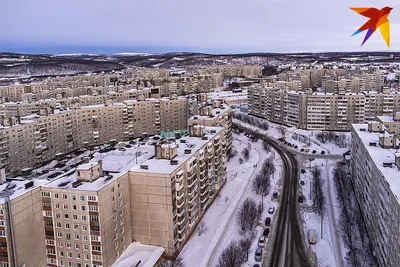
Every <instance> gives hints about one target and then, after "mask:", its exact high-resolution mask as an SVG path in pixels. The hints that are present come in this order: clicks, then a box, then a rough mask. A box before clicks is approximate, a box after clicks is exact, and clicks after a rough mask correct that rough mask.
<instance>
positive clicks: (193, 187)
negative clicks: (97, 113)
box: [129, 125, 226, 255]
mask: <svg viewBox="0 0 400 267" xmlns="http://www.w3.org/2000/svg"><path fill="white" fill-rule="evenodd" d="M178 141H179V142H178V143H165V144H160V145H159V146H157V147H156V157H155V158H154V159H150V160H147V161H145V162H143V163H142V164H141V165H140V166H135V167H133V168H132V169H131V171H130V173H129V179H130V190H131V193H132V196H133V198H132V199H131V201H132V202H131V209H132V210H131V212H132V231H133V236H134V239H135V241H139V242H141V243H145V244H151V245H159V246H162V247H164V248H165V250H166V253H167V255H177V254H178V252H179V251H180V250H181V249H182V248H183V246H184V244H185V243H186V241H187V240H188V239H189V237H190V235H191V234H192V233H193V231H194V230H195V228H196V225H197V224H198V222H199V221H200V219H201V218H202V216H203V215H204V213H205V211H206V210H207V208H208V207H209V205H210V204H211V202H212V201H213V199H214V198H215V196H216V194H217V192H218V191H219V190H220V189H221V188H222V186H223V185H224V183H225V181H226V163H225V162H226V160H225V149H226V139H225V135H224V129H223V128H221V127H205V126H202V125H194V126H189V137H184V138H182V139H180V140H178Z"/></svg>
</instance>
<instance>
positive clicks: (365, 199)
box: [351, 121, 400, 267]
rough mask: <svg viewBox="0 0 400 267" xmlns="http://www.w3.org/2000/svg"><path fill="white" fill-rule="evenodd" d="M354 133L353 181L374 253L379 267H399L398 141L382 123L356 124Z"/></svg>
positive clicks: (399, 172)
mask: <svg viewBox="0 0 400 267" xmlns="http://www.w3.org/2000/svg"><path fill="white" fill-rule="evenodd" d="M397 124H399V121H397ZM351 133H352V151H351V168H352V179H353V181H354V186H355V190H356V196H357V199H358V202H359V204H360V207H361V211H362V214H363V217H364V220H365V223H366V226H367V229H368V234H369V236H370V240H371V242H372V244H373V248H374V253H375V255H376V257H377V259H378V261H379V265H380V266H385V267H397V266H400V256H399V252H398V248H399V247H400V237H399V227H400V217H399V215H400V201H399V197H400V183H399V177H400V171H399V168H400V154H399V153H397V151H398V148H399V141H398V139H397V137H396V136H394V135H392V134H390V133H389V132H387V131H386V129H385V127H384V126H382V124H380V123H379V122H371V123H370V124H353V125H352V131H351Z"/></svg>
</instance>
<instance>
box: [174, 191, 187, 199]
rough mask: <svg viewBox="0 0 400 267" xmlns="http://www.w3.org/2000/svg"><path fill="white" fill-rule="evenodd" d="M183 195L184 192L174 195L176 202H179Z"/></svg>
mask: <svg viewBox="0 0 400 267" xmlns="http://www.w3.org/2000/svg"><path fill="white" fill-rule="evenodd" d="M184 195H185V191H184V190H182V191H181V193H180V194H179V193H178V194H176V200H180V199H181V198H182V197H183V196H184Z"/></svg>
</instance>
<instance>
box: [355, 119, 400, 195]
mask: <svg viewBox="0 0 400 267" xmlns="http://www.w3.org/2000/svg"><path fill="white" fill-rule="evenodd" d="M352 126H353V128H354V130H355V133H356V135H357V136H358V137H359V138H360V139H361V141H362V143H363V144H364V146H365V148H366V150H367V151H368V154H369V157H370V158H371V159H372V161H373V162H374V163H375V164H376V167H377V168H378V169H379V170H380V171H381V173H382V176H383V177H384V178H385V179H386V181H387V182H388V184H389V186H390V189H391V190H392V192H393V194H394V195H395V196H396V197H397V199H398V201H399V199H400V179H399V174H400V172H399V169H398V167H397V166H396V165H395V164H394V162H395V153H396V152H397V150H396V149H386V148H385V149H383V148H381V147H380V146H379V145H378V146H376V147H375V146H370V145H369V143H370V142H376V143H377V144H379V133H375V132H368V130H366V131H360V129H362V128H364V129H368V124H353V125H352ZM386 136H388V135H386ZM383 163H393V165H392V167H384V166H383ZM399 202H400V201H399Z"/></svg>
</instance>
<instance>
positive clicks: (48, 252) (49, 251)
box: [46, 249, 56, 255]
mask: <svg viewBox="0 0 400 267" xmlns="http://www.w3.org/2000/svg"><path fill="white" fill-rule="evenodd" d="M46 251H47V254H50V255H56V250H55V249H46Z"/></svg>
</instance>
